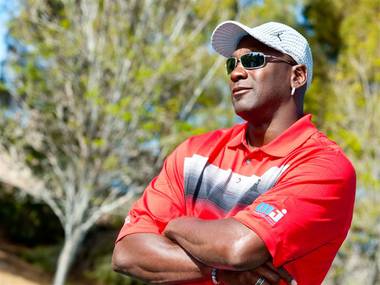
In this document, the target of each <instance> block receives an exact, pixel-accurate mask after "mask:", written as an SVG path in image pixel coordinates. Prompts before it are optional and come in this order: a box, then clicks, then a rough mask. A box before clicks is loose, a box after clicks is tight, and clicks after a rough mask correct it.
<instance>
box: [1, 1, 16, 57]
mask: <svg viewBox="0 0 380 285" xmlns="http://www.w3.org/2000/svg"><path fill="white" fill-rule="evenodd" d="M16 11H17V1H9V0H0V61H2V60H3V59H4V57H5V44H4V36H5V35H6V33H7V22H8V20H9V19H10V17H11V16H12V15H13V14H14V13H15V12H16Z"/></svg>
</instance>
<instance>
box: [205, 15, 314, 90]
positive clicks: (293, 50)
mask: <svg viewBox="0 0 380 285" xmlns="http://www.w3.org/2000/svg"><path fill="white" fill-rule="evenodd" d="M246 35H250V36H251V37H253V38H255V39H256V40H258V41H260V42H262V43H263V44H265V45H267V46H269V47H271V48H273V49H275V50H278V51H280V52H282V53H284V54H287V55H289V56H291V57H292V58H293V59H294V60H295V62H297V63H298V64H305V65H306V69H307V87H309V86H310V83H311V80H312V78H313V56H312V54H311V49H310V46H309V43H308V42H307V40H306V39H305V37H304V36H303V35H301V34H300V33H299V32H297V31H296V30H295V29H293V28H292V27H289V26H287V25H285V24H281V23H277V22H268V23H265V24H262V25H259V26H257V27H253V28H250V27H247V26H245V25H243V24H241V23H239V22H236V21H225V22H223V23H221V24H219V25H218V26H217V27H216V28H215V30H214V32H213V33H212V36H211V44H212V47H213V48H214V49H215V50H216V51H217V52H218V53H220V54H221V55H223V56H225V57H230V56H232V53H233V52H234V51H235V50H236V47H237V45H238V44H239V41H240V40H241V39H242V37H244V36H246Z"/></svg>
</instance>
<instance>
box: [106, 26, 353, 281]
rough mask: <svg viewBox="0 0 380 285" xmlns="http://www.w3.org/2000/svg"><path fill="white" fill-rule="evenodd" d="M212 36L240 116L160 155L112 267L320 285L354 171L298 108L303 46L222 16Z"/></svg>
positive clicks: (344, 228) (304, 70)
mask: <svg viewBox="0 0 380 285" xmlns="http://www.w3.org/2000/svg"><path fill="white" fill-rule="evenodd" d="M212 45H213V47H214V49H215V50H216V51H217V52H218V53H220V54H221V55H223V56H225V57H227V58H228V59H227V62H226V68H227V73H228V74H229V85H230V88H231V99H232V104H233V107H234V110H235V112H236V114H237V115H239V116H240V117H241V118H243V119H244V120H245V121H246V123H244V124H241V125H237V126H234V127H232V128H230V129H223V130H216V131H213V132H210V133H208V134H204V135H201V136H196V137H192V138H189V139H188V140H186V141H185V142H184V143H182V144H181V145H180V146H179V147H178V148H177V149H176V150H175V151H174V152H173V153H172V154H171V155H170V156H169V157H168V158H167V159H166V161H165V163H164V165H163V168H162V170H161V173H160V174H159V175H158V176H157V177H156V178H154V179H153V180H152V182H151V183H150V185H149V186H148V187H147V189H146V190H145V192H144V194H143V196H142V197H141V198H140V200H139V201H138V202H137V203H136V204H135V205H134V206H133V207H132V209H131V211H130V213H129V215H128V217H127V219H126V221H125V224H124V226H123V228H122V230H121V232H120V234H119V236H118V238H117V242H116V246H115V250H114V256H113V266H114V269H115V270H116V271H119V272H122V273H125V274H129V275H132V276H134V277H137V278H140V279H143V280H145V281H147V282H151V283H180V284H183V283H185V282H187V283H186V284H256V285H262V284H264V285H266V284H287V283H292V284H295V283H298V284H300V285H303V284H307V285H314V284H320V283H321V282H322V281H323V279H324V277H325V275H326V273H327V271H328V269H329V267H330V265H331V262H332V261H333V259H334V257H335V255H336V253H337V251H338V249H339V247H340V245H341V244H342V242H343V241H344V239H345V237H346V235H347V232H348V230H349V227H350V224H351V219H352V212H353V204H354V196H355V183H356V181H355V171H354V169H353V167H352V165H351V163H350V162H349V160H348V159H347V158H346V157H345V155H344V154H343V152H342V150H341V149H340V148H339V147H338V146H337V145H336V144H335V143H334V142H332V141H330V140H329V139H328V138H327V137H326V136H325V135H323V134H322V133H321V132H319V131H318V130H317V129H316V128H315V126H314V125H313V124H312V123H311V116H310V115H304V113H303V99H304V94H305V91H306V89H307V88H308V87H309V86H310V83H311V80H312V71H313V62H312V55H311V51H310V47H309V44H308V42H307V40H306V39H305V38H304V37H303V36H302V35H301V34H299V33H298V32H297V31H295V30H294V29H292V28H291V27H289V26H286V25H283V24H280V23H275V22H269V23H266V24H263V25H260V26H257V27H255V28H249V27H247V26H245V25H242V24H241V23H238V22H234V21H227V22H223V23H221V24H220V25H219V26H218V27H217V28H216V29H215V31H214V33H213V35H212ZM288 273H289V274H290V275H289V274H288ZM292 278H293V280H292Z"/></svg>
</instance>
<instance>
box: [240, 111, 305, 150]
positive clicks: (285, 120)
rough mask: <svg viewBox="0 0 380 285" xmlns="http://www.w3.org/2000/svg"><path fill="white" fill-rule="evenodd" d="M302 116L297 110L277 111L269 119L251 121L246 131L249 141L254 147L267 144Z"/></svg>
mask: <svg viewBox="0 0 380 285" xmlns="http://www.w3.org/2000/svg"><path fill="white" fill-rule="evenodd" d="M289 114H292V115H289ZM302 116H303V114H297V113H296V112H291V113H282V114H281V113H277V114H274V115H273V117H272V118H270V119H267V120H262V121H249V122H248V128H247V133H246V139H247V143H248V144H249V145H250V146H253V147H261V146H263V145H266V144H268V143H270V142H271V141H272V140H274V139H275V138H276V137H278V136H279V135H281V134H282V133H283V132H284V131H286V130H287V129H288V128H289V127H290V126H291V125H293V124H294V123H295V122H296V121H297V120H298V119H300V118H301V117H302Z"/></svg>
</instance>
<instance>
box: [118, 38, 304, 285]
mask: <svg viewBox="0 0 380 285" xmlns="http://www.w3.org/2000/svg"><path fill="white" fill-rule="evenodd" d="M250 51H258V52H263V53H264V54H267V55H273V56H276V57H279V58H283V59H286V60H292V59H291V58H290V57H289V56H287V55H285V54H282V53H280V52H278V51H276V50H274V49H272V48H269V47H267V46H265V45H263V44H261V43H260V42H258V41H256V40H255V39H253V38H251V37H249V36H247V37H244V38H242V40H241V41H240V43H239V45H238V46H237V48H236V51H235V52H234V53H233V56H234V57H237V58H240V56H241V55H243V54H245V53H247V52H250ZM306 80H307V74H306V67H305V66H304V65H289V64H287V63H284V62H279V61H274V62H272V61H271V62H268V63H267V64H266V65H265V66H264V67H263V68H259V69H254V70H246V69H244V68H243V67H242V65H241V64H240V63H239V64H238V65H237V66H236V68H235V69H234V70H233V71H232V73H231V74H230V80H229V85H230V88H231V100H232V105H233V107H234V109H235V112H236V114H238V115H239V116H240V117H242V118H243V119H245V120H246V121H247V122H248V129H247V134H246V138H247V141H248V143H249V145H250V146H251V147H260V146H262V145H264V144H267V143H269V142H270V141H272V140H273V139H275V138H276V137H277V136H279V135H280V134H281V133H282V132H284V131H285V130H286V129H287V128H289V127H290V126H291V125H292V124H293V123H294V122H296V121H297V120H298V119H299V118H300V117H302V115H303V96H304V92H305V90H306ZM292 87H295V88H296V92H295V94H294V95H291V89H292ZM257 114H260V115H257ZM147 256H149V259H148V258H146V257H147ZM270 260H271V256H270V253H269V252H268V250H267V248H266V246H265V244H264V242H263V241H262V240H261V239H260V237H258V236H257V235H256V234H255V233H254V232H253V231H252V230H250V229H249V228H247V227H246V226H244V225H243V224H241V223H239V222H238V221H236V220H234V219H233V218H228V219H220V220H211V221H206V220H201V219H198V218H194V217H180V218H177V219H173V220H172V221H170V222H169V223H168V225H167V227H166V229H165V231H164V233H163V235H156V234H147V233H137V234H132V235H128V236H126V237H124V238H123V239H122V240H121V241H119V242H118V243H117V244H116V245H115V249H114V254H113V268H114V270H116V271H118V272H121V273H124V274H128V275H131V276H134V277H137V278H139V279H142V280H144V281H147V282H150V283H153V284H154V283H160V284H174V283H178V282H180V281H189V280H193V281H194V280H210V272H211V267H215V268H219V269H220V272H219V276H218V277H219V279H220V281H222V282H223V284H234V285H239V284H255V282H256V281H257V280H258V278H260V276H262V277H265V279H266V281H265V282H264V283H263V284H264V285H268V284H278V282H279V280H280V278H281V279H283V280H285V281H287V282H288V283H290V282H291V280H292V278H291V276H290V275H289V274H288V273H287V272H286V271H285V270H284V269H282V268H280V269H277V268H274V267H273V265H272V264H271V262H270ZM292 284H295V283H294V281H293V283H292Z"/></svg>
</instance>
